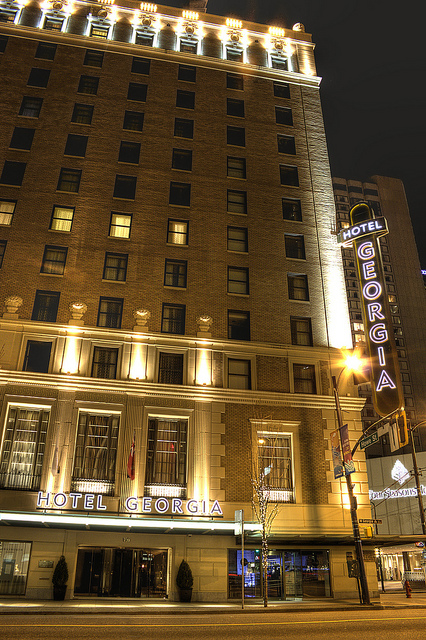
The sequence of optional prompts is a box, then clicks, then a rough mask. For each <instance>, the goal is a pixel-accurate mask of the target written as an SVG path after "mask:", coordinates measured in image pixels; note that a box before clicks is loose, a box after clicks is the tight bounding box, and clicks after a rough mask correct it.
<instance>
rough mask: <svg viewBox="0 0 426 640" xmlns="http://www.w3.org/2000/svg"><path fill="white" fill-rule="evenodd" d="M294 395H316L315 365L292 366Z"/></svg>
mask: <svg viewBox="0 0 426 640" xmlns="http://www.w3.org/2000/svg"><path fill="white" fill-rule="evenodd" d="M293 379H294V393H316V392H317V386H316V381H315V365H313V364H293Z"/></svg>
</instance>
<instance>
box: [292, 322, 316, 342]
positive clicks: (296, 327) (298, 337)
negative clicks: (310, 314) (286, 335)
mask: <svg viewBox="0 0 426 640" xmlns="http://www.w3.org/2000/svg"><path fill="white" fill-rule="evenodd" d="M290 328H291V344H299V345H302V346H305V347H312V345H313V341H312V325H311V319H310V318H295V317H293V316H292V317H291V318H290Z"/></svg>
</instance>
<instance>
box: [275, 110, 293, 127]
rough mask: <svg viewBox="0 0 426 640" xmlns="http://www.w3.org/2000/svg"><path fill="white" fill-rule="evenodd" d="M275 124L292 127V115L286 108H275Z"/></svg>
mask: <svg viewBox="0 0 426 640" xmlns="http://www.w3.org/2000/svg"><path fill="white" fill-rule="evenodd" d="M275 122H276V123H277V124H287V125H289V126H290V127H292V126H293V114H292V112H291V109H288V108H287V107H275Z"/></svg>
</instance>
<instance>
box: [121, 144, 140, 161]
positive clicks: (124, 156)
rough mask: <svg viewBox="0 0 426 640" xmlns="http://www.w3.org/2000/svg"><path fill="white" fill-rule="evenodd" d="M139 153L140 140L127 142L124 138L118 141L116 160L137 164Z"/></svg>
mask: <svg viewBox="0 0 426 640" xmlns="http://www.w3.org/2000/svg"><path fill="white" fill-rule="evenodd" d="M140 153H141V144H140V142H127V141H125V140H122V141H121V143H120V151H119V154H118V161H119V162H127V163H129V164H139V157H140Z"/></svg>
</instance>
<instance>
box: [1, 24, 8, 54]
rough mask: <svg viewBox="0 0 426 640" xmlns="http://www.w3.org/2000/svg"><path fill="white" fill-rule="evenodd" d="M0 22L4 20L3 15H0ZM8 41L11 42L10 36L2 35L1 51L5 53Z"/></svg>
mask: <svg viewBox="0 0 426 640" xmlns="http://www.w3.org/2000/svg"><path fill="white" fill-rule="evenodd" d="M0 22H3V20H2V16H1V15H0ZM8 42H9V36H3V35H0V53H4V52H5V51H6V46H7V43H8Z"/></svg>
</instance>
